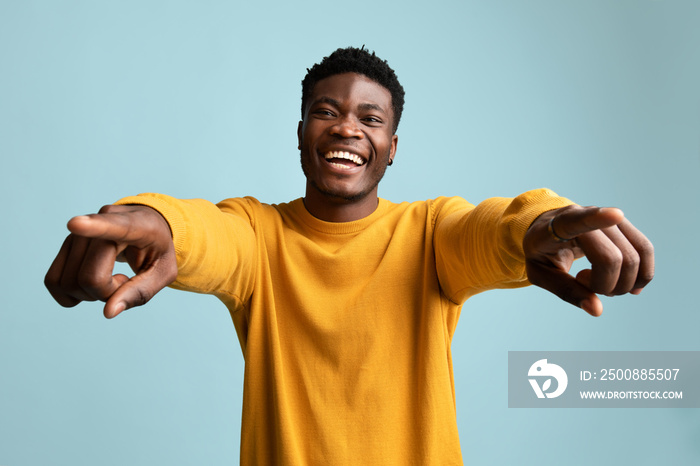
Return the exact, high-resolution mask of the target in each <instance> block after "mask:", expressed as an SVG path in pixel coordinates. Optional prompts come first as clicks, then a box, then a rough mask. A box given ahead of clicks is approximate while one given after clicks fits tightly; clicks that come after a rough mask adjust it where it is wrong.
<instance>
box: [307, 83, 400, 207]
mask: <svg viewBox="0 0 700 466" xmlns="http://www.w3.org/2000/svg"><path fill="white" fill-rule="evenodd" d="M393 118H394V115H393V110H392V107H391V93H390V92H389V91H388V90H387V89H386V88H385V87H383V86H382V85H380V84H378V83H376V82H375V81H372V80H371V79H369V78H367V77H366V76H363V75H360V74H357V73H343V74H337V75H334V76H330V77H328V78H325V79H323V80H321V81H319V82H318V83H316V86H315V88H314V90H313V92H312V94H311V96H310V98H309V100H308V103H307V106H306V109H305V111H304V120H303V121H301V122H299V129H298V136H299V149H300V151H301V167H302V169H303V170H304V175H306V183H307V196H309V195H313V196H315V197H316V196H318V197H319V198H325V199H326V201H327V202H333V203H339V202H341V203H342V202H346V203H347V202H353V201H359V200H362V199H364V198H366V197H367V195H369V194H372V193H373V195H374V197H376V193H377V185H378V184H379V181H380V180H381V179H382V177H383V176H384V171H385V170H386V167H387V164H388V163H389V160H390V159H393V158H394V154H395V153H396V144H397V141H398V138H397V136H396V135H394V134H393V130H392V128H393Z"/></svg>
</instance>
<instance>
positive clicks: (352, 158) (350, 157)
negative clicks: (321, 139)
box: [324, 151, 365, 165]
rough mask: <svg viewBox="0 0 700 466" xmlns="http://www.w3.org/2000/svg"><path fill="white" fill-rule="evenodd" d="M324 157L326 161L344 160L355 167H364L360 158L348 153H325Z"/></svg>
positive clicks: (363, 162)
mask: <svg viewBox="0 0 700 466" xmlns="http://www.w3.org/2000/svg"><path fill="white" fill-rule="evenodd" d="M324 157H325V158H326V160H329V159H346V160H350V161H351V162H353V163H354V164H356V165H364V164H365V161H364V160H362V157H360V156H359V155H355V154H351V153H350V152H343V151H331V152H328V153H326V155H325V156H324Z"/></svg>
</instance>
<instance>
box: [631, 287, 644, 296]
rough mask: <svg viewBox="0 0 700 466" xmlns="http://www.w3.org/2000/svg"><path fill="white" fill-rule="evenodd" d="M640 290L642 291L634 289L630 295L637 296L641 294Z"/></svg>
mask: <svg viewBox="0 0 700 466" xmlns="http://www.w3.org/2000/svg"><path fill="white" fill-rule="evenodd" d="M642 289H643V288H635V289H633V290H632V291H630V293H632V294H634V295H639V294H641V293H642Z"/></svg>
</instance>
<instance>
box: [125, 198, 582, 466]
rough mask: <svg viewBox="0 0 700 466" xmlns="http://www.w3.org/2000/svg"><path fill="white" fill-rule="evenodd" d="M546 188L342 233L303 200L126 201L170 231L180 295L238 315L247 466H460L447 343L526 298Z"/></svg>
mask: <svg viewBox="0 0 700 466" xmlns="http://www.w3.org/2000/svg"><path fill="white" fill-rule="evenodd" d="M570 203H571V202H570V201H568V200H566V199H563V198H560V197H557V196H556V195H555V194H554V193H552V192H551V191H548V190H536V191H530V192H528V193H525V194H523V195H521V196H518V197H517V198H515V199H505V198H493V199H489V200H487V201H484V202H483V203H481V204H479V206H477V207H476V208H475V207H474V206H473V205H471V204H469V203H467V202H466V201H465V200H463V199H461V198H438V199H435V200H430V201H425V202H413V203H402V204H393V203H391V202H389V201H386V200H384V199H380V200H379V205H378V207H377V209H376V211H375V212H374V213H372V214H371V215H370V216H368V217H366V218H363V219H361V220H357V221H353V222H347V223H329V222H324V221H321V220H319V219H317V218H315V217H313V216H312V215H311V214H309V213H308V212H307V210H306V209H305V207H304V204H303V201H302V200H301V199H297V200H295V201H292V202H290V203H288V204H279V205H266V204H262V203H260V202H258V201H257V200H255V199H253V198H239V199H228V200H225V201H223V202H221V203H219V204H218V205H214V204H212V203H209V202H207V201H203V200H198V199H195V200H176V199H173V198H170V197H167V196H163V195H157V194H144V195H140V196H134V197H129V198H125V199H122V200H121V201H119V204H143V205H148V206H151V207H153V208H155V209H156V210H158V211H159V212H160V213H161V214H162V215H163V216H164V217H165V218H166V220H167V221H168V223H169V224H170V227H171V229H172V233H173V240H174V242H175V249H176V252H177V259H178V267H179V275H178V278H177V281H176V282H175V283H173V285H172V286H173V287H174V288H178V289H183V290H189V291H195V292H200V293H210V294H214V295H216V296H218V297H219V298H220V299H221V300H222V301H223V302H224V303H225V304H226V306H227V307H228V309H229V311H230V313H231V316H232V318H233V322H234V325H235V327H236V332H237V333H238V338H239V341H240V344H241V348H242V350H243V355H244V358H245V377H244V395H243V420H242V428H241V432H242V433H241V464H243V465H273V464H274V465H306V464H310V465H401V466H404V465H419V464H426V465H448V464H462V457H461V451H460V446H459V437H458V434H457V421H456V415H455V413H456V409H455V391H454V380H453V372H452V357H451V353H450V343H451V339H452V336H453V334H454V331H455V327H456V325H457V320H458V318H459V313H460V310H461V307H462V304H463V303H464V301H465V300H466V299H467V298H468V297H470V296H472V295H474V294H476V293H478V292H481V291H484V290H487V289H492V288H515V287H520V286H525V285H527V284H528V282H527V279H526V276H525V270H524V264H523V261H524V256H523V251H522V240H523V237H524V235H525V232H526V230H527V228H528V227H529V225H530V224H531V222H532V221H533V220H534V219H535V218H536V217H537V216H538V215H540V214H541V213H543V212H545V211H547V210H551V209H555V208H558V207H562V206H564V205H568V204H570Z"/></svg>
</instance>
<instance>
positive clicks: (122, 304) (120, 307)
mask: <svg viewBox="0 0 700 466" xmlns="http://www.w3.org/2000/svg"><path fill="white" fill-rule="evenodd" d="M125 309H126V303H125V302H120V303H117V304H116V305H115V306H114V312H113V313H112V315H110V316H105V317H107V318H108V319H114V318H115V317H117V316H118V315H119V314H120V313H121V312H122V311H124V310H125Z"/></svg>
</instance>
